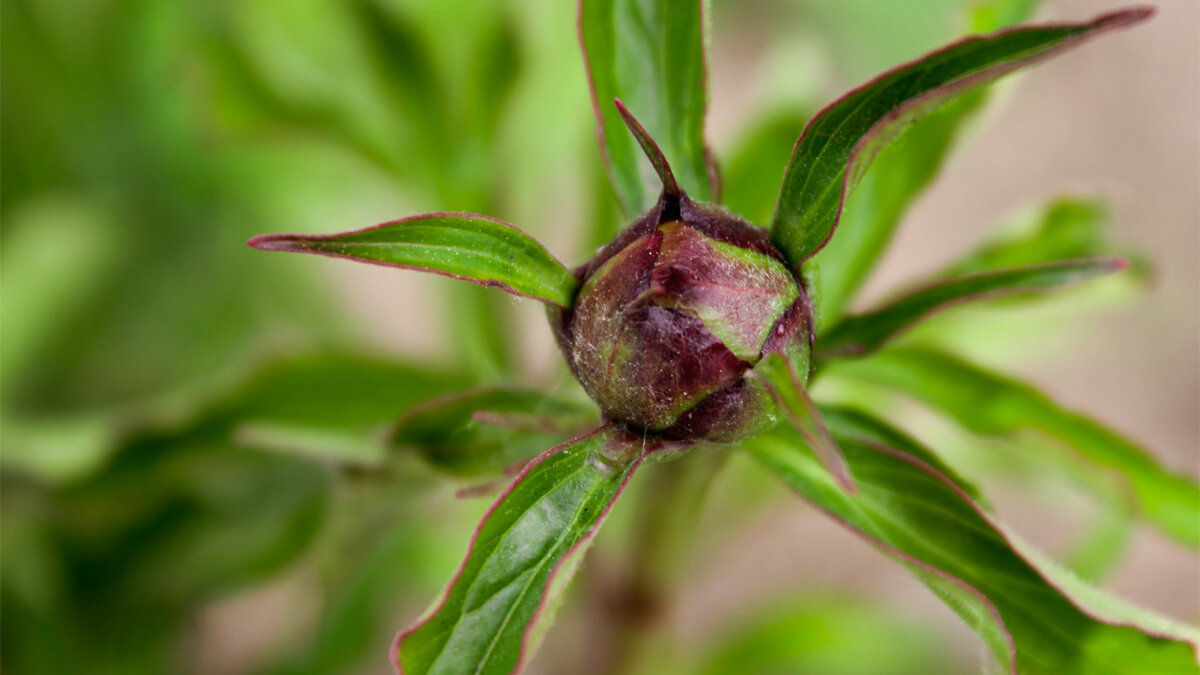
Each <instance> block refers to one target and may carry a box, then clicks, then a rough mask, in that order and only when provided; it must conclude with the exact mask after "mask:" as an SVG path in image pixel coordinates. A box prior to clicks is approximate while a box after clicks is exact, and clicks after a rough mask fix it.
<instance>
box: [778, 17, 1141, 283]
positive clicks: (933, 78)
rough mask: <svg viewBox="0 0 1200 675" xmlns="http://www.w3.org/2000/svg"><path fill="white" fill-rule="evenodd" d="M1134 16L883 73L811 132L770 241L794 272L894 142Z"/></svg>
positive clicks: (1054, 28)
mask: <svg viewBox="0 0 1200 675" xmlns="http://www.w3.org/2000/svg"><path fill="white" fill-rule="evenodd" d="M1152 13H1153V11H1152V10H1150V9H1145V8H1139V9H1131V10H1125V11H1121V12H1115V13H1112V14H1106V15H1104V16H1101V17H1098V18H1097V19H1095V20H1093V21H1090V22H1087V23H1081V24H1048V25H1043V26H1025V27H1019V28H1014V29H1009V30H1003V31H999V32H997V33H993V34H991V35H987V36H980V37H970V38H967V39H965V40H962V41H960V42H956V43H953V44H951V45H949V46H947V47H944V48H943V49H941V50H938V51H935V52H933V53H931V54H928V55H926V56H924V57H922V58H920V59H917V60H916V61H913V62H911V63H908V64H906V65H903V66H900V67H899V68H896V69H894V70H891V71H888V72H886V73H884V74H883V75H881V76H879V77H878V78H876V79H874V80H872V81H871V82H868V83H867V84H865V85H863V86H862V87H859V88H858V89H855V90H853V91H851V92H850V93H848V94H846V95H845V96H843V97H842V98H840V99H838V100H837V101H835V102H834V103H833V104H831V105H830V106H829V107H827V108H825V110H823V111H822V112H820V113H818V115H817V116H816V117H815V118H814V119H813V120H812V121H811V122H809V124H808V127H807V128H806V129H805V131H804V133H803V134H802V135H801V136H800V139H799V140H798V141H797V142H796V147H795V149H794V150H793V151H792V158H791V161H790V162H789V163H788V167H787V169H786V170H785V172H784V177H783V186H782V188H781V189H780V193H779V201H778V203H777V205H776V210H775V219H774V222H773V223H772V225H771V240H772V241H773V242H774V243H775V245H776V246H778V247H779V249H780V250H781V251H782V252H783V254H784V256H785V257H787V259H788V260H789V261H791V263H792V264H793V265H794V266H799V264H800V263H801V262H803V261H804V260H805V259H807V258H808V257H810V256H812V255H813V254H815V253H816V252H817V251H819V250H821V248H822V247H823V246H824V245H825V243H826V242H828V241H829V238H830V237H832V236H833V231H834V228H835V227H837V223H838V219H839V217H840V216H841V211H842V206H843V204H844V203H845V199H846V196H847V194H848V193H849V191H850V190H851V189H852V188H853V187H854V186H855V185H856V184H857V182H858V179H860V178H861V177H862V175H863V173H864V172H865V171H866V168H867V166H868V165H869V164H870V163H871V161H872V160H873V159H874V158H875V156H876V155H878V154H879V152H880V150H882V149H883V147H884V146H886V145H887V144H888V143H889V142H890V141H891V140H893V139H894V138H895V137H896V136H898V135H899V134H900V132H902V131H903V130H904V128H905V127H906V126H908V125H909V124H911V123H912V122H913V121H915V120H916V119H918V118H920V117H922V116H924V115H926V114H928V113H930V112H932V111H934V110H936V109H937V108H939V107H940V106H942V105H944V104H945V103H947V102H949V101H950V100H951V99H953V98H955V97H957V96H960V95H962V94H964V93H967V92H969V91H972V90H975V89H978V88H979V87H981V86H983V85H985V84H987V83H989V82H991V81H993V80H995V79H996V78H998V77H1000V76H1002V75H1005V74H1007V73H1010V72H1013V71H1015V70H1018V69H1020V68H1023V67H1026V66H1029V65H1033V64H1035V63H1038V62H1040V61H1043V60H1045V59H1047V58H1049V57H1050V56H1053V55H1055V54H1057V53H1059V52H1062V51H1063V50H1066V49H1069V48H1071V47H1074V46H1076V45H1078V44H1080V43H1081V42H1083V41H1085V40H1087V39H1088V38H1090V37H1094V36H1095V35H1098V34H1101V33H1103V32H1105V31H1108V30H1114V29H1117V28H1121V27H1124V26H1128V25H1131V24H1134V23H1137V22H1139V21H1142V20H1144V19H1146V18H1149V16H1150V15H1151V14H1152Z"/></svg>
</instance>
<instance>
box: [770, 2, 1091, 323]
mask: <svg viewBox="0 0 1200 675" xmlns="http://www.w3.org/2000/svg"><path fill="white" fill-rule="evenodd" d="M1037 5H1038V2H1037V1H1036V0H989V1H987V2H980V3H973V4H972V5H971V9H970V17H969V22H968V23H969V25H970V29H971V31H972V32H973V33H989V32H992V31H995V30H997V29H1000V28H1004V27H1005V26H1009V25H1012V24H1015V23H1018V22H1021V21H1026V20H1028V19H1029V18H1030V16H1031V15H1032V14H1033V11H1034V10H1035V9H1036V7H1037ZM988 98H989V92H988V90H987V89H976V90H974V91H971V92H968V93H966V94H963V95H962V96H960V97H959V98H957V99H955V100H954V101H952V102H950V103H948V104H947V105H946V106H944V107H943V108H941V109H940V110H937V111H936V112H934V113H932V114H930V115H928V116H926V117H923V118H921V119H919V120H917V121H916V122H915V123H913V125H912V126H911V127H909V128H908V129H907V130H905V131H904V142H902V143H893V144H892V145H889V146H888V147H887V148H886V149H885V150H883V151H882V152H880V154H879V157H877V158H876V159H875V161H874V162H872V163H871V166H870V168H869V169H868V170H867V171H865V172H864V174H863V177H862V180H861V181H860V182H859V184H858V185H857V186H855V187H854V189H853V191H852V192H850V193H849V194H848V195H847V197H846V204H845V208H844V209H843V213H842V216H841V218H842V222H841V223H840V225H839V227H840V230H839V234H838V236H837V237H834V238H832V239H830V240H829V243H828V245H827V246H826V247H825V248H823V249H821V263H822V265H823V267H824V269H825V280H824V281H825V297H824V301H823V302H822V303H821V305H819V309H820V312H821V318H822V319H823V320H824V321H825V322H826V323H827V324H828V323H832V322H834V321H837V320H838V319H839V318H840V317H841V315H842V313H843V312H844V311H845V308H846V305H848V304H849V303H850V301H851V300H853V299H854V295H855V293H856V292H857V291H858V288H859V286H861V285H862V283H863V282H864V281H865V280H866V278H867V275H868V274H869V273H870V271H871V270H872V269H873V268H874V266H875V264H876V263H877V262H878V261H879V257H880V256H881V255H882V254H883V252H884V251H885V250H886V249H887V245H888V243H889V242H890V241H891V238H892V233H893V232H894V231H895V230H896V227H897V226H898V225H899V223H900V221H901V220H902V219H903V218H904V216H905V214H906V213H907V212H908V209H909V208H910V207H911V206H912V204H913V203H914V202H915V201H916V199H917V198H918V197H919V196H920V195H921V194H922V193H923V192H924V191H925V189H926V188H927V187H928V186H929V185H930V184H931V183H932V182H933V179H934V178H935V177H936V176H937V175H938V173H939V172H940V171H941V169H942V165H943V164H945V162H946V158H947V157H948V156H949V155H950V154H951V151H952V149H953V148H954V147H955V146H956V145H957V144H958V141H959V140H960V139H961V137H962V136H963V134H964V132H965V131H967V127H968V126H969V124H970V122H972V121H973V120H974V119H975V118H976V117H978V113H979V112H980V110H981V109H983V107H984V106H985V105H986V104H987V102H988ZM795 137H796V136H795V135H793V137H792V138H795ZM784 163H785V164H786V161H785V162H784ZM1086 255H1096V253H1066V254H1063V255H1057V256H1054V257H1052V258H1048V259H1047V260H1059V259H1063V258H1074V257H1083V256H1086ZM1032 262H1041V261H1032V260H1031V261H1028V262H1026V263H1016V264H1028V263H1032ZM1011 266H1014V265H1005V267H1011ZM956 276H958V275H956Z"/></svg>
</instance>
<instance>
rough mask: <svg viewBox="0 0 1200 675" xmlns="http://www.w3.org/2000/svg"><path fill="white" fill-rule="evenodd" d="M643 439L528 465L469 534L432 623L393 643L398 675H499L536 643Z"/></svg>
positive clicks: (578, 445)
mask: <svg viewBox="0 0 1200 675" xmlns="http://www.w3.org/2000/svg"><path fill="white" fill-rule="evenodd" d="M653 449H655V448H654V446H653V445H650V446H649V447H647V446H646V445H645V444H644V442H643V441H642V439H641V438H638V437H635V436H631V435H630V434H628V432H625V431H622V430H616V429H613V428H612V427H605V428H602V429H600V430H598V431H595V432H593V433H591V434H588V435H586V436H584V437H582V438H579V439H576V440H574V441H571V442H569V443H566V444H564V445H562V446H559V447H557V448H555V449H554V450H553V451H549V452H547V453H546V454H544V455H542V456H541V457H539V458H538V459H536V460H534V461H533V462H530V463H529V464H528V465H527V466H526V468H525V471H523V472H522V474H521V475H520V476H518V477H517V479H516V480H515V481H514V482H513V484H512V485H511V486H510V487H509V488H508V490H506V491H505V492H504V494H502V495H501V496H500V498H499V499H498V500H497V501H496V503H495V504H494V505H493V506H492V508H491V509H490V510H489V511H488V514H487V515H486V516H485V517H484V520H483V522H482V523H480V525H479V529H478V530H476V533H475V537H474V539H472V542H471V547H470V548H469V549H468V551H467V557H466V559H465V560H464V561H463V565H462V567H461V568H460V570H459V572H458V573H457V574H456V575H455V576H454V578H453V579H452V580H451V582H450V586H449V587H448V588H447V589H446V591H445V593H444V597H443V598H441V599H440V600H438V602H437V603H436V604H435V605H434V609H433V611H432V613H431V614H429V615H428V616H426V617H425V618H424V619H422V620H421V621H420V622H419V623H418V624H417V625H416V626H415V627H413V628H412V629H410V630H408V631H406V632H405V633H402V634H401V635H400V637H398V638H397V656H396V660H397V663H398V665H399V667H401V668H403V669H404V671H405V672H419V673H462V672H467V671H472V672H478V673H507V672H511V671H513V670H514V669H516V668H518V667H520V665H521V664H522V663H523V662H524V661H525V659H526V658H527V657H528V653H529V651H531V650H532V649H533V648H534V647H536V645H537V643H538V641H539V640H540V638H541V635H540V632H539V624H538V622H539V621H542V622H544V621H546V620H548V619H549V618H550V617H551V616H552V615H553V613H554V611H555V609H556V608H557V604H558V602H559V600H560V598H559V595H560V594H561V593H562V591H563V590H564V588H565V585H566V581H567V580H568V579H569V578H570V577H571V575H572V574H574V572H575V569H576V568H577V567H578V565H579V562H580V560H581V559H582V557H583V553H584V552H585V551H586V549H587V546H588V545H589V544H590V543H591V541H592V539H593V538H594V537H595V536H596V531H597V530H598V529H599V527H600V524H601V523H602V522H603V521H604V517H605V516H606V515H608V510H609V508H610V507H611V505H612V502H613V501H614V500H615V499H616V498H617V497H618V496H619V495H620V493H621V489H622V488H624V486H625V483H626V481H628V480H629V477H630V476H631V475H632V474H633V472H634V470H636V469H637V467H638V465H640V464H641V463H642V460H643V459H644V458H645V457H646V453H647V452H648V451H649V450H653Z"/></svg>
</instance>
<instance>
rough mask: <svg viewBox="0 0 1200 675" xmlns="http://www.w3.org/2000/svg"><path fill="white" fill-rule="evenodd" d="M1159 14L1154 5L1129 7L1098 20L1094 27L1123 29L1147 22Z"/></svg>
mask: <svg viewBox="0 0 1200 675" xmlns="http://www.w3.org/2000/svg"><path fill="white" fill-rule="evenodd" d="M1157 13H1158V8H1157V7H1155V6H1153V5H1139V6H1136V7H1127V8H1125V9H1121V10H1117V11H1115V12H1111V13H1109V14H1105V15H1103V16H1101V17H1099V18H1097V19H1096V21H1095V22H1094V23H1093V26H1094V27H1096V28H1102V27H1103V28H1123V27H1125V26H1132V25H1134V24H1137V23H1141V22H1143V21H1146V20H1148V19H1150V18H1151V17H1153V16H1154V15H1155V14H1157Z"/></svg>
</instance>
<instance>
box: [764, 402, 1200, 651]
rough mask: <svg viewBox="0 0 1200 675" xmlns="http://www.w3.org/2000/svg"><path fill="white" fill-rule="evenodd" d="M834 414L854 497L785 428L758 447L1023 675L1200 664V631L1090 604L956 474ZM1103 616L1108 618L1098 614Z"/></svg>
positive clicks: (777, 469) (859, 419)
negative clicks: (1199, 652) (958, 482)
mask: <svg viewBox="0 0 1200 675" xmlns="http://www.w3.org/2000/svg"><path fill="white" fill-rule="evenodd" d="M823 412H824V416H825V419H826V420H827V421H828V422H829V425H830V428H831V429H832V431H833V434H834V437H835V438H836V439H837V441H838V444H839V445H840V446H841V448H842V450H843V453H844V455H845V457H846V461H847V463H848V465H849V467H850V471H851V472H852V473H853V475H854V477H855V481H856V483H857V485H858V491H857V492H856V493H854V494H849V493H847V492H845V491H843V490H841V489H839V488H838V486H837V485H836V484H835V483H834V482H833V481H832V480H831V479H830V477H829V475H828V473H827V472H826V471H825V470H824V469H823V468H822V467H821V466H820V464H819V463H818V462H817V461H816V460H815V458H814V457H813V455H812V454H810V453H808V452H805V451H803V449H802V441H801V439H800V438H799V437H798V436H796V435H794V434H792V433H790V430H788V429H786V428H785V427H780V428H779V429H778V430H777V431H776V432H773V433H772V434H769V435H764V436H761V437H759V438H757V439H754V440H753V441H750V442H748V443H746V447H747V449H748V450H749V451H750V452H751V454H753V455H754V457H755V458H756V459H758V460H759V461H760V462H762V463H763V464H764V465H765V466H766V467H767V468H768V469H769V470H770V471H771V472H773V473H774V474H776V475H777V476H779V477H780V478H782V479H783V480H784V481H785V482H786V483H787V484H788V485H789V486H790V487H791V488H793V489H794V490H796V491H797V492H798V493H800V494H801V495H802V496H803V497H804V498H805V499H807V500H809V501H810V502H812V503H813V504H814V505H816V506H817V507H818V508H820V509H822V510H824V511H825V512H827V513H828V514H829V515H830V516H831V517H833V518H835V519H836V520H838V521H840V522H842V523H843V524H845V525H846V526H847V527H849V528H850V529H852V530H854V531H856V532H858V533H860V534H862V535H863V536H864V537H865V538H866V539H867V540H868V541H870V542H871V543H873V544H875V545H876V546H877V547H878V548H880V549H881V550H883V551H884V552H885V553H887V554H888V555H890V556H892V557H894V558H896V559H898V560H899V561H901V562H903V563H905V564H906V565H907V566H908V567H909V569H910V570H911V571H912V572H913V573H914V574H915V575H916V576H917V577H918V578H919V579H920V580H921V581H922V582H924V583H925V584H926V585H927V586H929V587H930V589H931V590H932V591H933V592H934V593H935V594H937V595H938V596H939V597H940V598H941V599H942V600H943V601H945V602H946V603H947V604H948V605H950V607H951V608H953V609H954V610H955V611H956V612H957V613H958V614H959V616H960V617H962V619H963V620H964V621H965V622H966V623H967V624H968V625H970V626H971V627H972V628H973V629H974V630H975V631H976V632H977V633H979V634H980V636H981V637H982V639H983V640H984V642H985V643H986V644H987V645H988V647H989V648H990V650H991V651H992V653H993V654H994V655H995V657H996V658H997V659H999V660H1000V662H1001V663H1003V664H1004V665H1005V667H1006V669H1007V670H1009V671H1010V672H1012V673H1014V675H1015V674H1016V673H1022V674H1046V675H1050V674H1054V675H1069V674H1072V673H1078V674H1080V675H1082V674H1084V673H1088V674H1091V673H1129V674H1130V675H1132V674H1134V673H1137V674H1139V675H1148V674H1159V673H1162V674H1167V673H1180V674H1182V673H1196V672H1197V670H1196V661H1195V656H1194V654H1193V649H1194V648H1195V645H1196V640H1197V636H1196V635H1195V634H1194V633H1195V631H1193V630H1191V629H1188V628H1184V627H1180V626H1175V625H1172V624H1170V623H1169V622H1168V621H1166V620H1163V619H1158V618H1157V617H1153V616H1150V615H1148V614H1146V613H1144V612H1141V611H1140V610H1135V609H1133V608H1129V607H1125V606H1123V605H1121V604H1120V603H1119V602H1118V601H1116V600H1115V599H1113V598H1110V597H1107V596H1104V595H1103V594H1102V593H1100V592H1099V591H1094V590H1089V591H1088V592H1087V597H1086V598H1085V599H1086V600H1087V606H1088V610H1086V611H1085V610H1084V609H1081V607H1083V606H1084V603H1083V602H1082V601H1081V600H1080V597H1081V593H1082V592H1081V591H1080V589H1079V587H1080V585H1081V582H1068V581H1066V580H1065V579H1064V578H1061V577H1060V576H1058V575H1059V573H1058V572H1053V571H1047V570H1045V569H1040V563H1035V562H1032V561H1031V559H1030V556H1029V555H1027V554H1024V553H1022V552H1021V551H1020V550H1019V549H1020V548H1021V546H1020V545H1018V544H1016V543H1014V542H1013V541H1012V540H1010V538H1009V537H1008V536H1006V534H1005V533H1004V532H1003V530H1002V529H1001V528H1000V527H999V526H998V525H997V524H996V523H995V522H994V521H993V520H992V518H991V517H990V516H989V515H987V513H986V512H985V511H984V510H983V509H981V508H980V507H979V506H978V505H977V504H975V503H974V502H973V501H972V500H971V499H970V497H969V496H968V495H967V493H965V492H964V491H962V490H961V489H959V488H957V487H956V486H955V483H954V482H953V481H952V480H951V479H949V478H948V477H946V476H943V475H942V474H941V473H940V472H939V471H937V470H936V469H935V468H933V466H931V465H930V464H928V463H927V462H925V461H923V459H922V458H921V457H920V456H918V455H914V454H912V453H909V452H904V451H901V450H898V449H894V448H891V447H888V446H886V445H884V444H883V443H882V442H881V438H880V437H879V435H878V434H876V433H872V432H871V430H870V427H872V426H874V427H878V428H885V427H883V425H882V424H880V423H878V422H873V421H870V420H869V419H868V418H865V416H863V415H862V414H860V413H850V412H846V411H841V410H833V409H824V411H823ZM864 420H866V423H864ZM889 433H895V432H889ZM925 454H928V453H927V452H926V453H925ZM1068 586H1070V588H1069V589H1068ZM1100 603H1102V604H1103V607H1102V608H1099V609H1097V608H1096V605H1097V604H1100ZM1100 612H1102V613H1103V614H1104V615H1105V617H1106V618H1105V620H1100V619H1098V618H1095V616H1096V614H1098V613H1100ZM1168 635H1169V636H1171V637H1166V636H1168Z"/></svg>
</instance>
